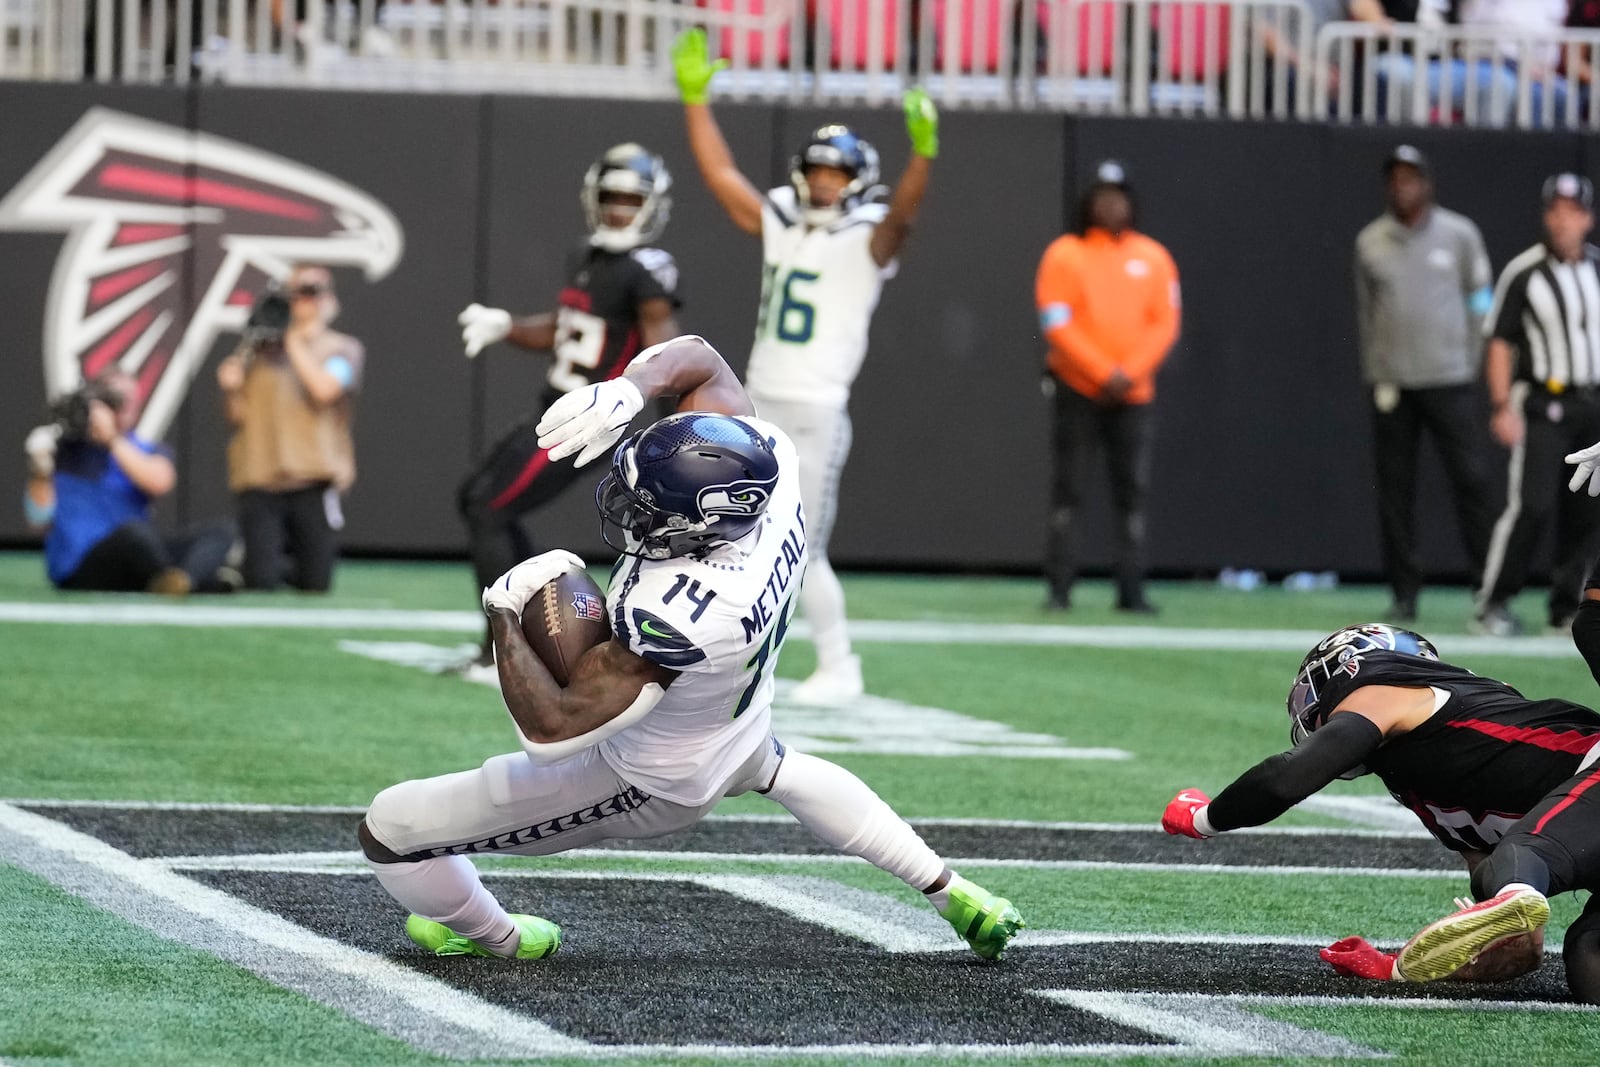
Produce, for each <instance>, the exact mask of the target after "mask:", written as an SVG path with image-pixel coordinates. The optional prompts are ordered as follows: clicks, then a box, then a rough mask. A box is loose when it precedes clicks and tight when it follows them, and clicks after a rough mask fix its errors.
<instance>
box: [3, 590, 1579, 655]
mask: <svg viewBox="0 0 1600 1067" xmlns="http://www.w3.org/2000/svg"><path fill="white" fill-rule="evenodd" d="M4 622H19V623H67V624H88V625H94V626H188V627H263V628H269V629H285V628H287V629H306V630H353V631H357V630H364V631H374V630H414V631H436V632H440V633H472V634H476V633H480V632H481V631H482V629H483V616H482V615H481V614H480V613H478V612H475V611H420V610H402V609H397V608H278V607H256V606H244V605H219V604H198V603H186V604H152V603H145V602H132V603H120V602H101V603H92V604H83V603H71V604H61V603H18V602H8V603H0V623H4ZM789 632H790V634H791V635H793V636H796V637H799V638H801V639H809V633H810V631H809V630H808V629H807V627H806V625H805V623H804V621H803V620H802V621H800V622H798V623H796V624H795V625H794V626H793V627H791V628H790V630H789ZM1326 636H1327V634H1326V633H1325V632H1323V631H1320V630H1318V631H1312V630H1229V629H1207V628H1200V629H1181V628H1178V627H1165V626H1055V625H1046V624H1033V623H983V622H953V621H952V622H935V621H922V620H885V619H876V620H875V619H852V620H851V622H850V637H851V639H852V640H856V641H862V642H866V643H872V644H884V643H890V644H963V645H966V644H987V645H1045V646H1068V647H1079V648H1165V649H1191V650H1195V651H1212V652H1296V653H1301V652H1304V651H1305V650H1306V649H1308V648H1310V647H1311V646H1312V645H1314V644H1316V643H1317V642H1318V641H1320V640H1322V638H1324V637H1326ZM1435 644H1438V645H1440V647H1441V649H1442V650H1443V652H1444V653H1445V655H1446V658H1449V657H1451V656H1458V655H1499V656H1521V657H1529V658H1535V659H1552V658H1565V657H1569V656H1573V655H1575V654H1576V653H1575V652H1574V651H1573V647H1572V641H1571V639H1570V638H1566V637H1472V636H1466V635H1459V634H1450V635H1445V636H1444V637H1442V638H1441V639H1439V640H1437V641H1435Z"/></svg>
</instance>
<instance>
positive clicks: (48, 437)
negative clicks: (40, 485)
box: [22, 422, 61, 478]
mask: <svg viewBox="0 0 1600 1067" xmlns="http://www.w3.org/2000/svg"><path fill="white" fill-rule="evenodd" d="M60 439H61V427H60V426H57V425H56V424H55V423H53V422H52V423H49V424H47V425H45V426H35V427H34V428H33V429H31V430H29V431H28V437H27V439H26V440H25V441H23V443H22V450H23V451H24V452H26V453H27V454H28V469H29V470H31V471H33V473H34V474H35V475H37V476H38V477H40V478H48V477H50V475H52V474H54V473H55V470H56V442H57V441H59V440H60Z"/></svg>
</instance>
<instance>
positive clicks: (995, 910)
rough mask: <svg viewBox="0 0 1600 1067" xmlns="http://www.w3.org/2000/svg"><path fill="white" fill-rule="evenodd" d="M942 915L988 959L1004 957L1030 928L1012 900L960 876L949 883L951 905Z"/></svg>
mask: <svg viewBox="0 0 1600 1067" xmlns="http://www.w3.org/2000/svg"><path fill="white" fill-rule="evenodd" d="M939 914H940V915H942V916H943V917H944V920H945V921H946V922H948V923H949V924H950V925H951V926H953V927H955V931H956V933H958V934H960V935H961V937H962V938H963V939H965V940H966V942H967V944H969V945H971V946H972V951H974V952H976V953H977V954H978V955H980V956H982V957H983V958H984V959H986V960H997V959H1000V958H1001V957H1002V956H1004V955H1005V954H1006V946H1007V945H1008V944H1010V943H1011V939H1012V938H1013V937H1015V936H1017V931H1018V930H1020V929H1022V928H1023V927H1024V926H1026V925H1028V924H1027V923H1025V922H1023V921H1022V915H1021V914H1020V913H1019V912H1018V911H1017V909H1016V908H1014V907H1012V906H1011V901H1009V900H1007V899H1006V898H1005V897H997V896H995V895H994V894H993V893H991V892H989V891H988V890H987V889H985V888H983V887H982V886H980V885H977V884H976V883H973V882H969V881H967V880H966V879H965V878H962V877H960V876H957V877H956V878H955V879H953V880H952V881H951V882H950V903H949V905H948V906H946V907H945V909H944V910H943V911H941V912H939Z"/></svg>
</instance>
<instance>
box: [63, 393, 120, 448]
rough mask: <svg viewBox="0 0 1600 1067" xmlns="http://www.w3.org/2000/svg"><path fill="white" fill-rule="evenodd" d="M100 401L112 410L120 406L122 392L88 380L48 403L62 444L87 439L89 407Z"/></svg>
mask: <svg viewBox="0 0 1600 1067" xmlns="http://www.w3.org/2000/svg"><path fill="white" fill-rule="evenodd" d="M96 400H98V401H100V402H101V403H102V404H105V405H106V406H107V407H109V408H110V409H111V410H112V411H116V410H118V409H119V408H121V407H122V394H120V393H118V392H117V391H116V390H114V389H106V388H103V387H101V386H100V385H98V384H96V383H95V382H88V383H85V384H84V385H80V386H79V387H78V388H76V389H74V390H73V391H72V392H70V393H68V394H67V395H66V396H63V397H58V398H57V399H56V400H55V401H54V402H53V403H52V404H51V405H50V418H51V420H52V421H54V422H55V424H56V425H57V426H59V427H60V428H61V438H60V440H61V443H62V444H82V443H84V442H85V441H88V440H89V408H90V405H91V404H92V403H93V402H94V401H96Z"/></svg>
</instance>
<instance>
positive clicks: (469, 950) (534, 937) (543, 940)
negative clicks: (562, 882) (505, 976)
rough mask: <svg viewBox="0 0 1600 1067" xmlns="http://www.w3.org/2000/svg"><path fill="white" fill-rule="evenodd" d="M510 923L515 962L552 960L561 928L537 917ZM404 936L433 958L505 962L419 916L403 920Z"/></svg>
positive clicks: (516, 918) (514, 919) (516, 917)
mask: <svg viewBox="0 0 1600 1067" xmlns="http://www.w3.org/2000/svg"><path fill="white" fill-rule="evenodd" d="M511 921H512V922H514V923H516V924H517V932H518V933H520V934H521V935H522V943H521V944H520V945H518V946H517V956H516V958H517V959H519V960H537V959H543V958H544V957H545V956H554V955H555V954H556V950H557V949H559V948H560V947H561V927H559V926H557V925H556V924H555V923H553V922H551V921H550V920H549V919H541V918H539V917H538V916H537V915H513V916H511ZM406 936H407V937H409V938H411V940H413V941H415V942H416V943H417V944H419V945H421V946H422V947H423V948H425V949H427V950H428V951H429V952H431V953H433V954H434V955H435V956H488V957H489V958H491V959H505V957H504V956H500V955H498V954H497V953H493V952H490V951H489V950H488V949H486V948H484V947H483V946H482V945H480V944H478V943H477V942H476V941H468V940H467V939H466V938H464V937H458V936H457V935H456V932H455V931H454V930H452V929H450V928H449V927H448V926H445V925H444V924H443V923H436V922H434V921H433V920H432V919H424V918H423V917H422V916H420V915H408V916H406Z"/></svg>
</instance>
